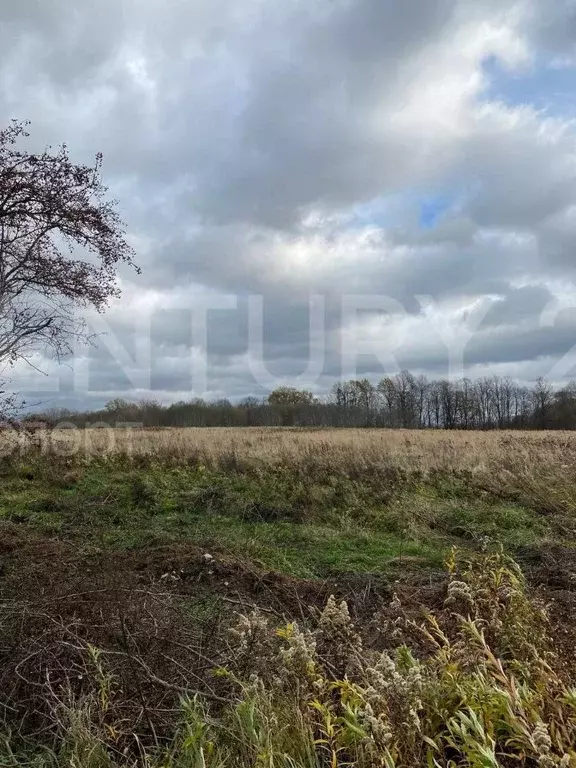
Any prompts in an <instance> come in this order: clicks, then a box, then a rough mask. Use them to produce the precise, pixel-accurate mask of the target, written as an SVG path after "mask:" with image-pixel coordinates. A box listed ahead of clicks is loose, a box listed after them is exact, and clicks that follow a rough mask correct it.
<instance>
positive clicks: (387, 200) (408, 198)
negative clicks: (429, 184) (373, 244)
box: [348, 187, 468, 230]
mask: <svg viewBox="0 0 576 768" xmlns="http://www.w3.org/2000/svg"><path fill="white" fill-rule="evenodd" d="M467 198H468V194H467V192H466V190H465V189H459V188H455V187H453V188H446V189H437V190H433V191H430V190H426V191H424V190H408V191H405V192H401V193H398V194H395V195H386V196H382V197H378V198H374V199H372V200H370V201H367V202H366V203H362V204H361V205H357V206H355V207H354V209H353V211H352V213H351V217H350V220H349V221H348V226H349V227H352V228H353V227H358V228H361V227H366V226H376V227H380V228H381V229H394V230H398V229H404V228H408V229H412V228H413V227H414V225H417V226H418V227H419V228H420V229H422V230H428V229H433V228H434V227H435V226H436V225H437V224H438V223H439V222H440V221H441V219H442V218H443V217H444V216H447V215H450V214H455V213H458V212H459V211H460V210H461V209H462V207H463V206H464V204H465V202H466V200H467Z"/></svg>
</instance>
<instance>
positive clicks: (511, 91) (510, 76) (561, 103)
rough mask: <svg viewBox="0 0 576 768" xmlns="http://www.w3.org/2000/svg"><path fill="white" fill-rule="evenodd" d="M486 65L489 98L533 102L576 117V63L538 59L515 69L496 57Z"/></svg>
mask: <svg viewBox="0 0 576 768" xmlns="http://www.w3.org/2000/svg"><path fill="white" fill-rule="evenodd" d="M483 66H484V73H485V75H486V77H487V81H488V87H487V89H486V91H485V92H484V98H485V99H487V100H489V101H502V102H504V103H506V104H510V105H512V106H514V105H520V104H526V105H530V106H533V107H535V108H536V109H538V110H542V111H545V112H546V113H548V114H549V115H550V116H553V117H566V118H573V117H576V66H574V65H571V64H568V63H567V64H564V65H559V64H556V63H550V62H536V64H535V65H534V66H533V67H531V68H530V69H526V70H520V71H512V70H508V69H506V68H504V67H503V66H502V65H501V64H500V63H499V61H498V60H497V59H496V58H495V57H490V58H488V59H486V61H485V62H484V65H483Z"/></svg>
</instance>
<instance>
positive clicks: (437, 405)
mask: <svg viewBox="0 0 576 768" xmlns="http://www.w3.org/2000/svg"><path fill="white" fill-rule="evenodd" d="M30 418H31V419H33V420H34V421H36V422H37V421H40V420H41V421H44V422H46V423H48V424H56V423H61V422H63V421H66V422H69V423H71V424H74V425H77V426H80V427H83V426H86V425H87V424H97V423H99V424H110V425H116V424H119V423H135V424H142V425H144V426H146V427H256V426H284V427H388V428H397V427H402V428H404V429H574V428H576V382H570V383H569V384H567V385H566V386H564V387H562V388H561V389H558V390H554V388H553V387H552V386H551V384H550V383H549V382H547V381H546V380H545V379H543V378H540V379H538V380H537V381H536V382H535V384H534V385H533V386H530V387H526V386H521V385H519V384H517V383H515V382H514V381H513V380H512V379H511V378H509V377H500V376H490V377H484V378H479V379H476V380H474V381H472V380H470V379H467V378H464V379H460V380H459V381H449V380H447V379H439V380H430V379H428V378H426V377H425V376H414V375H412V374H411V373H410V372H409V371H401V372H400V373H398V374H396V375H395V376H386V377H385V378H383V379H382V380H381V381H379V382H378V383H377V384H374V383H372V382H370V381H369V380H368V379H357V380H351V381H344V382H340V383H338V384H335V385H334V387H333V388H332V391H331V392H330V394H329V395H328V396H326V397H323V398H318V397H316V396H314V395H313V394H312V393H311V392H308V391H306V390H299V389H294V388H292V387H279V388H278V389H276V390H274V391H273V392H272V393H271V394H270V395H268V397H266V398H262V399H258V398H256V397H247V398H245V399H244V400H242V401H240V402H239V403H235V404H233V403H231V402H230V401H229V400H226V399H223V400H216V401H213V402H206V401H205V400H202V399H194V400H190V401H186V402H185V401H181V402H177V403H173V404H172V405H169V406H163V405H161V404H160V403H158V402H157V401H155V400H141V401H139V402H130V401H128V400H124V399H121V398H116V399H114V400H110V402H108V403H107V404H106V406H105V408H104V409H102V410H99V411H92V412H76V411H68V410H62V409H58V410H51V411H48V412H46V413H44V414H34V416H31V417H30Z"/></svg>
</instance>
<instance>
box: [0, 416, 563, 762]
mask: <svg viewBox="0 0 576 768" xmlns="http://www.w3.org/2000/svg"><path fill="white" fill-rule="evenodd" d="M0 440H2V448H3V458H2V459H1V460H0V461H1V463H0V472H1V486H0V531H1V533H2V536H1V539H0V541H1V544H0V555H1V561H0V598H1V599H2V611H3V614H2V617H1V618H2V621H1V622H0V652H1V653H2V659H3V661H2V672H1V677H0V690H2V691H3V693H2V694H0V706H1V707H2V711H3V718H4V721H5V738H4V742H5V748H4V749H2V747H0V765H6V764H9V765H23V764H27V763H28V764H29V763H30V762H33V763H34V765H42V766H44V765H70V764H73V765H77V766H81V767H82V768H84V766H104V765H105V766H128V765H150V766H172V765H174V766H180V765H182V766H184V765H186V766H215V767H216V766H224V765H230V766H232V765H239V766H294V767H295V766H324V765H326V766H340V765H341V766H344V765H358V766H372V765H383V766H404V765H406V766H411V765H430V766H435V765H437V766H447V767H448V766H452V765H454V766H457V765H478V766H496V765H503V766H506V765H508V764H510V765H518V764H521V765H535V766H536V765H539V766H540V765H541V766H546V767H548V766H555V765H563V766H570V765H576V762H575V760H576V754H575V753H572V752H570V749H572V744H573V743H574V740H576V730H575V729H576V693H575V692H574V689H573V688H572V687H571V686H573V684H574V681H573V679H572V659H573V648H574V642H573V641H574V627H575V626H576V621H573V618H572V614H573V601H572V595H573V591H574V589H575V588H576V587H575V585H574V574H575V572H576V483H575V479H576V477H575V474H576V462H575V459H576V435H575V434H574V433H569V432H553V433H552V432H490V433H473V432H411V431H400V430H398V431H388V430H311V431H306V430H297V429H243V430H233V429H177V430H163V429H160V430H123V429H117V430H96V429H94V430H85V431H61V432H58V433H46V434H44V433H41V434H37V435H35V436H34V439H33V444H32V445H30V444H29V439H28V438H18V439H14V437H13V436H11V435H10V434H5V435H0ZM454 550H456V551H457V552H458V555H457V560H454V556H453V554H452V553H453V551H454ZM512 558H513V559H512ZM516 562H517V563H518V564H519V566H520V569H521V570H518V569H517V566H516V564H515V563H516ZM446 563H448V564H449V565H448V570H447V567H446ZM466 563H468V565H466ZM525 578H526V579H527V583H526V584H525V583H524V579H525ZM331 595H334V596H335V600H334V601H332V600H330V596H331ZM342 600H345V601H346V605H347V608H343V607H341V606H340V603H341V601H342ZM544 605H546V610H545V611H544V610H543V607H544ZM255 611H256V612H255ZM362 649H363V650H362ZM382 654H383V655H382ZM540 660H541V662H542V663H540ZM542 665H544V666H542ZM215 671H216V672H215ZM272 672H274V674H272ZM276 673H277V674H276ZM450 675H452V677H450ZM277 678H278V679H277ZM413 678H414V679H416V678H418V679H420V680H422V678H423V679H424V680H425V683H423V682H419V683H418V685H416V683H414V680H413ZM411 681H412V682H411ZM415 686H416V687H415ZM522 686H524V688H522ZM523 697H525V698H523ZM444 699H445V701H444ZM448 702H449V703H448ZM443 707H444V708H443ZM296 726H297V727H296ZM293 729H295V730H293ZM548 742H550V743H548ZM290 745H293V746H290ZM562 761H563V762H562Z"/></svg>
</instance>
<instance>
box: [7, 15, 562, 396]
mask: <svg viewBox="0 0 576 768" xmlns="http://www.w3.org/2000/svg"><path fill="white" fill-rule="evenodd" d="M575 97H576V0H519V1H516V0H401V1H399V0H305V1H304V0H170V2H165V0H164V1H163V2H161V0H79V2H77V3H70V2H69V1H68V0H50V2H47V1H46V0H19V2H15V1H14V2H11V1H10V0H3V1H2V2H1V3H0V109H1V113H0V118H1V119H2V122H6V121H7V120H8V119H10V118H26V119H29V120H31V121H32V127H31V130H32V134H33V136H32V140H33V142H34V143H35V144H37V145H39V146H43V145H45V144H47V143H52V144H58V143H60V142H62V141H66V142H67V144H68V145H69V148H70V152H71V154H72V156H73V158H74V159H77V160H79V161H85V160H88V159H89V158H90V157H91V156H93V155H94V154H95V153H96V152H97V151H102V152H103V153H104V175H105V180H106V182H107V183H108V184H109V186H110V187H111V189H112V191H113V194H114V196H115V197H117V198H118V200H119V203H120V210H121V213H122V216H123V218H124V219H125V221H126V223H127V226H128V231H129V234H130V239H131V241H132V243H133V245H134V247H135V248H136V251H137V253H138V259H137V260H138V262H139V264H140V266H141V267H142V274H141V275H140V276H137V275H135V274H130V273H128V272H126V273H122V275H121V281H122V286H123V289H124V295H123V299H122V300H121V301H119V302H116V303H114V304H113V305H112V306H111V308H110V311H109V312H108V313H107V314H106V315H105V316H104V317H103V318H102V320H101V321H100V322H99V323H96V325H95V326H94V328H95V330H96V331H97V332H99V333H104V332H106V334H107V335H105V336H102V337H101V343H100V344H99V347H98V349H94V350H91V351H90V352H89V353H86V352H85V351H84V352H82V351H79V353H78V356H77V360H76V362H75V363H74V362H73V361H68V362H67V363H66V364H64V365H60V366H58V365H56V364H55V363H54V362H53V361H50V360H46V359H43V357H42V355H41V354H38V355H37V356H36V357H35V358H34V360H33V362H34V365H35V366H36V367H37V368H39V369H40V370H41V371H43V372H44V373H46V374H48V375H46V376H45V375H42V374H40V373H38V372H37V371H36V370H35V369H33V368H30V367H29V366H23V367H19V368H18V369H17V370H16V372H15V382H16V383H17V386H18V387H20V388H21V389H23V390H27V391H34V392H42V397H43V398H44V399H45V400H46V401H50V402H51V403H52V404H64V403H67V404H76V405H86V404H100V403H103V402H104V401H106V400H107V399H109V398H110V397H112V396H114V395H118V394H121V395H124V396H127V397H142V396H145V395H147V394H149V393H150V392H151V393H152V394H153V396H155V397H157V398H158V399H160V400H162V401H164V402H169V401H174V400H179V399H183V398H184V399H185V398H189V397H191V396H194V395H196V396H198V395H202V396H206V397H210V398H216V397H222V396H228V397H230V398H232V399H237V398H240V397H243V396H246V395H248V394H261V393H262V392H264V391H265V390H266V389H267V388H271V387H273V386H274V385H275V384H278V383H288V384H296V385H298V386H309V387H310V388H312V389H314V390H315V391H317V392H323V391H326V390H327V389H329V388H330V386H331V384H332V383H333V381H334V380H335V379H336V378H338V377H340V376H341V375H346V376H347V375H349V374H352V375H353V374H355V373H356V374H357V375H362V376H364V375H366V376H369V377H370V378H374V379H377V378H378V377H379V376H381V375H382V374H383V373H394V372H395V371H396V370H398V369H400V368H402V367H407V368H409V369H410V370H412V371H413V372H414V373H426V374H428V375H430V376H444V375H455V376H456V375H461V374H462V373H466V374H467V375H470V376H472V377H474V376H479V375H484V374H492V373H499V374H506V375H510V376H513V377H514V378H516V379H519V380H521V381H523V382H529V381H532V380H534V379H535V378H536V377H537V376H539V375H546V376H549V377H550V378H551V380H553V381H554V382H558V383H559V382H561V381H562V380H564V379H566V378H569V377H570V376H574V377H576V354H574V353H573V352H572V347H573V346H574V345H575V344H576V289H575V283H576V122H575V120H576V98H575ZM208 309H209V312H208V314H207V320H206V321H205V327H206V329H207V330H206V333H203V323H202V316H203V314H204V313H205V311H206V310H208ZM193 310H194V311H195V314H194V315H193V312H192V311H193ZM261 326H263V341H262V344H260V340H259V337H260V328H261ZM310 326H312V332H311V331H310ZM261 358H263V359H261Z"/></svg>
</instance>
